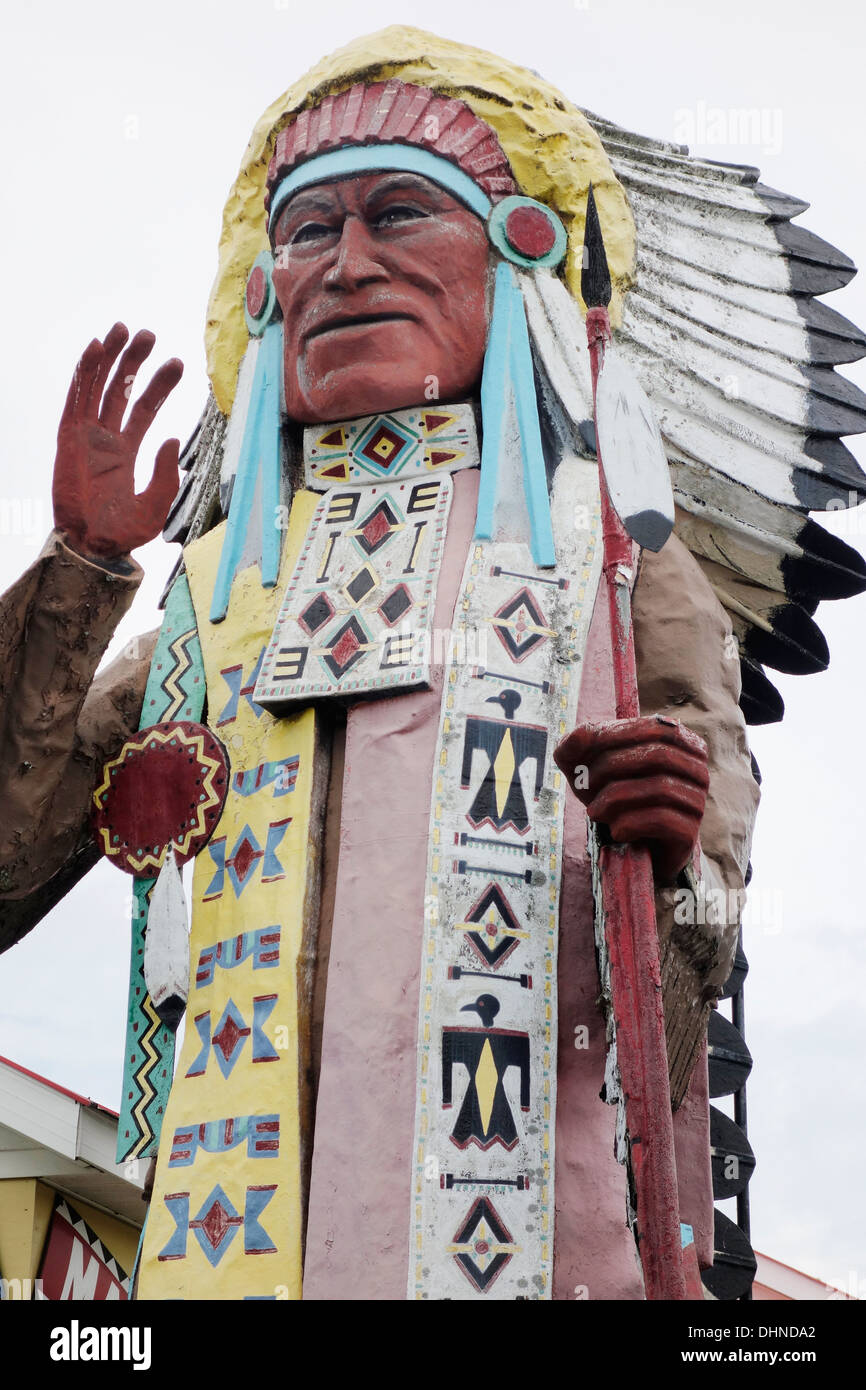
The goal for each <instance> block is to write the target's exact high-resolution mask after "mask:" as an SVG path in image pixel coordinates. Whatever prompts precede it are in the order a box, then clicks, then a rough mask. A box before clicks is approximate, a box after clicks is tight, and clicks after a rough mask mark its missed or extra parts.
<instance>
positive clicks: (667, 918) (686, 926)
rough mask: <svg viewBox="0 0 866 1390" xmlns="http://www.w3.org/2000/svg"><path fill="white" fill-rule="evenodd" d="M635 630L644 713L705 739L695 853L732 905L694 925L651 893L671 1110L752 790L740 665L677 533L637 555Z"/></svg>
mask: <svg viewBox="0 0 866 1390" xmlns="http://www.w3.org/2000/svg"><path fill="white" fill-rule="evenodd" d="M634 634H635V654H636V659H637V671H638V687H639V691H640V706H641V713H642V714H664V715H667V716H668V717H670V718H672V719H679V720H681V721H682V722H683V724H685V725H686V726H687V727H688V728H690V729H693V730H694V732H695V733H697V734H700V735H701V737H702V738H703V739H705V740H706V743H707V747H708V750H709V765H710V787H709V793H708V796H707V806H706V811H705V812H704V819H703V824H702V826H701V849H702V852H703V855H704V857H705V860H706V861H708V864H707V870H708V874H709V876H711V877H712V879H713V880H715V881H716V882H715V884H714V886H717V887H720V888H724V889H725V890H727V894H728V902H729V904H731V906H732V909H733V910H731V911H728V912H727V913H726V914H725V917H724V918H723V919H722V920H721V921H718V922H717V921H715V919H714V914H713V912H712V911H710V912H702V911H701V910H697V911H695V912H693V913H691V914H688V915H691V917H692V920H691V921H687V922H682V923H680V922H677V921H676V920H675V914H674V907H675V902H676V895H675V890H673V889H666V890H664V891H662V892H660V893H658V894H657V903H656V906H657V915H658V924H659V939H660V946H661V958H662V986H663V992H664V1003H665V1029H666V1033H667V1042H668V1058H669V1062H670V1068H671V1091H672V1096H673V1100H674V1104H675V1105H677V1104H679V1101H680V1100H681V1099H682V1096H683V1095H684V1094H685V1090H686V1088H687V1086H688V1081H689V1076H690V1075H691V1071H692V1067H693V1066H694V1062H695V1059H696V1057H697V1055H698V1051H699V1049H700V1046H701V1043H702V1041H703V1037H704V1033H705V1029H706V1023H707V1017H708V1013H709V1008H710V1005H711V1002H712V1001H713V1000H714V999H715V998H717V997H718V994H719V992H720V990H721V989H722V987H723V985H724V984H725V981H726V980H727V978H728V975H729V974H730V971H731V966H732V964H733V958H734V952H735V950H736V944H737V929H738V926H739V915H740V914H739V910H738V909H739V906H740V905H741V903H742V895H743V887H744V876H745V872H746V867H747V865H748V862H749V851H750V846H751V840H752V829H753V826H754V821H755V812H756V810H757V806H758V798H759V790H758V785H757V783H756V782H755V779H754V777H753V776H752V768H751V759H750V756H749V746H748V742H747V738H746V724H745V720H744V719H743V715H742V711H741V710H740V707H739V703H738V701H739V696H740V664H739V660H738V653H737V646H736V643H735V641H734V640H733V638H732V636H731V624H730V620H729V618H728V615H727V614H726V612H725V610H724V609H723V608H722V606H721V604H720V603H719V601H718V599H717V598H716V596H715V594H714V593H713V591H712V589H711V588H710V585H709V583H708V582H707V580H706V579H705V577H704V575H703V574H702V572H701V570H700V567H699V566H698V564H697V562H696V561H695V560H694V558H693V557H692V555H691V554H690V553H689V551H688V550H687V549H686V547H685V546H684V545H683V544H682V542H681V541H680V540H679V539H678V538H677V537H676V536H675V535H674V536H671V538H670V540H669V541H668V543H667V544H666V545H665V547H664V549H663V550H662V551H661V552H660V553H659V554H658V555H654V554H652V552H650V551H644V552H643V555H642V557H641V566H640V572H639V575H638V581H637V584H636V586H635V593H634ZM677 915H678V916H680V915H687V914H682V913H678V914H677ZM701 917H705V918H706V919H707V920H705V921H701V920H700V919H701ZM711 919H712V920H711Z"/></svg>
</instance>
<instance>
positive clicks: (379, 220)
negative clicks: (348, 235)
mask: <svg viewBox="0 0 866 1390" xmlns="http://www.w3.org/2000/svg"><path fill="white" fill-rule="evenodd" d="M427 216H429V214H428V213H426V212H423V211H422V210H421V208H413V207H409V206H408V204H403V203H395V204H394V205H393V206H392V207H388V208H385V211H384V212H380V213H379V214H378V215H377V216H376V217H375V219H374V222H375V225H376V226H377V227H395V226H396V225H397V223H398V222H412V221H414V220H415V219H416V218H419V217H427Z"/></svg>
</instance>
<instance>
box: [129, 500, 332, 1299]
mask: <svg viewBox="0 0 866 1390" xmlns="http://www.w3.org/2000/svg"><path fill="white" fill-rule="evenodd" d="M318 500H319V499H318V498H317V497H316V496H314V495H313V494H312V493H308V492H303V493H299V494H298V495H296V497H295V499H294V501H293V505H292V511H291V518H290V523H289V530H288V534H287V536H286V541H285V546H284V552H283V559H282V570H281V573H282V575H283V585H284V583H285V576H286V574H288V573H290V572H291V566H292V565H293V564H294V562H295V558H296V556H297V553H298V550H299V548H300V543H301V540H302V539H303V536H304V534H305V532H306V529H307V525H308V523H309V520H310V516H311V514H312V511H313V509H314V507H315V504H316V502H317V501H318ZM224 529H225V527H224V525H223V526H219V527H217V528H216V529H215V530H213V531H211V532H209V533H208V534H207V535H206V536H204V537H202V539H201V540H198V541H196V542H194V543H193V544H192V545H190V546H189V547H188V548H187V550H186V551H185V561H186V569H187V574H188V577H189V584H190V591H191V594H192V599H193V605H194V607H195V612H196V617H197V620H198V630H199V636H200V638H201V646H202V654H203V658H204V664H205V672H206V679H207V690H208V710H207V719H208V723H209V726H210V727H211V728H212V729H213V730H214V732H215V733H216V734H217V735H218V736H219V737H220V738H221V739H222V740H223V742H224V743H225V745H226V747H227V749H228V753H229V758H230V762H231V786H230V790H229V794H228V798H227V800H226V804H225V808H224V810H223V814H222V817H221V819H220V822H219V825H218V826H217V828H216V830H215V832H214V835H213V837H212V839H211V841H210V843H209V844H208V846H207V847H206V848H205V849H204V851H203V852H202V853H201V854H200V855H199V857H198V859H197V860H196V864H195V874H194V882H193V912H192V931H191V939H190V990H189V1003H188V1007H187V1015H186V1032H185V1037H184V1042H183V1047H182V1049H181V1053H180V1058H179V1062H178V1065H177V1071H176V1074H175V1079H174V1083H173V1086H172V1090H171V1095H170V1098H169V1102H168V1107H167V1111H166V1115H165V1122H164V1124H163V1129H162V1139H161V1142H160V1150H159V1159H158V1163H157V1173H156V1182H155V1185H154V1192H153V1201H152V1204H151V1209H150V1214H149V1217H148V1222H147V1231H146V1236H145V1242H144V1248H143V1253H142V1261H141V1269H140V1275H139V1297H141V1298H143V1299H171V1298H187V1299H189V1298H207V1299H220V1298H230V1299H237V1298H258V1299H261V1298H265V1299H267V1298H299V1297H300V1294H301V1275H302V1229H303V1194H302V1190H301V1184H302V1144H301V1129H302V1110H303V1105H304V1097H303V1094H302V1085H303V1075H304V1072H305V1070H306V1064H307V1059H306V1054H305V1048H306V1042H305V1040H306V1038H307V1037H308V1034H309V1027H308V1024H307V1022H306V1020H305V1019H304V1018H303V1011H304V1001H305V998H306V990H307V988H308V986H307V985H306V984H304V983H303V982H305V981H306V982H309V981H311V980H312V973H313V972H312V962H313V960H314V956H315V932H316V928H317V921H318V903H317V896H318V880H319V854H320V844H321V837H320V836H319V834H318V833H317V827H318V823H319V818H320V816H321V814H322V806H321V804H320V803H321V798H320V796H319V794H318V793H317V791H316V787H317V786H318V785H319V784H320V783H321V781H322V779H321V778H319V779H316V778H315V777H314V762H315V756H316V723H315V716H314V713H313V711H312V710H304V711H303V712H301V713H300V714H297V715H294V716H292V717H291V718H286V719H276V718H274V717H273V716H272V715H271V714H268V713H267V712H266V711H264V710H263V709H261V707H259V706H257V705H255V704H254V703H253V700H252V687H253V685H254V683H255V673H256V671H257V669H258V666H259V664H260V656H261V653H262V650H263V648H264V647H265V646H266V645H267V643H268V641H269V639H270V635H271V631H272V628H273V625H274V621H275V618H276V615H277V612H278V610H279V606H280V599H281V596H282V586H281V585H279V584H278V585H277V586H276V587H275V588H273V589H271V590H266V589H263V588H262V586H261V580H260V576H259V570H258V567H257V566H254V567H252V568H250V569H248V570H245V571H244V572H243V573H241V574H239V575H238V576H237V578H236V580H235V582H234V585H233V588H232V594H231V602H230V605H229V609H228V613H227V616H226V618H225V620H224V621H223V622H222V623H219V624H212V623H211V622H210V620H209V617H208V612H209V609H210V602H211V595H212V592H213V585H214V579H215V576H216V570H217V565H218V563H219V556H220V549H221V545H222V538H223V532H224ZM305 915H306V919H307V920H306V921H305Z"/></svg>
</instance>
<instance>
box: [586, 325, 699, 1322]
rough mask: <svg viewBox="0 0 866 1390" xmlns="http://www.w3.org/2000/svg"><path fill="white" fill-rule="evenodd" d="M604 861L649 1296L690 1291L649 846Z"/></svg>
mask: <svg viewBox="0 0 866 1390" xmlns="http://www.w3.org/2000/svg"><path fill="white" fill-rule="evenodd" d="M586 332H587V341H588V343H589V353H590V362H591V368H592V396H593V411H594V412H595V410H596V388H597V385H598V375H599V371H600V370H601V366H602V363H603V361H604V351H605V347H606V345H607V343H609V342H610V320H609V318H608V312H607V309H606V308H604V307H601V308H591V309H589V310H588V312H587V316H586ZM597 438H598V433H597V431H596V439H597ZM598 465H599V485H600V489H601V516H602V535H603V541H604V560H603V569H604V577H605V582H606V584H607V597H608V608H609V612H610V627H611V639H612V648H613V683H614V696H615V701H616V717H617V719H636V718H637V717H638V716H639V714H640V705H639V701H638V690H637V668H636V665H635V657H634V635H633V632H632V615H631V580H632V542H631V539H630V537H629V536H628V533H627V532H626V530H625V527H624V526H623V524H622V522H621V521H620V519H619V517H618V516H617V514H616V512H615V511H614V508H613V506H612V504H611V501H610V497H609V496H608V490H607V484H606V482H605V476H604V466H603V463H602V458H601V452H600V450H599V451H598ZM599 868H600V872H601V884H602V901H603V904H604V930H605V940H606V943H607V951H608V957H609V960H610V991H611V1001H612V1006H613V1012H614V1018H615V1020H616V1048H617V1062H618V1065H619V1072H620V1079H621V1084H622V1092H623V1097H624V1100H625V1116H626V1125H627V1127H628V1134H629V1142H630V1157H631V1171H632V1177H633V1181H634V1190H635V1199H636V1211H637V1240H638V1251H639V1253H640V1260H641V1267H642V1269H643V1275H644V1285H645V1288H646V1296H647V1298H648V1299H685V1298H686V1297H687V1293H686V1285H685V1276H684V1273H683V1263H682V1246H681V1239H680V1220H679V1198H678V1191H677V1169H676V1160H675V1157H674V1133H673V1115H672V1113H671V1093H670V1083H669V1080H668V1058H667V1048H666V1045H665V1032H664V1013H663V1010H662V986H661V971H660V965H659V948H658V932H657V928H656V916H655V885H654V881H653V871H652V861H651V859H650V852H649V850H648V849H646V848H639V847H637V846H635V845H618V844H609V845H603V846H602V847H601V848H600V850H599Z"/></svg>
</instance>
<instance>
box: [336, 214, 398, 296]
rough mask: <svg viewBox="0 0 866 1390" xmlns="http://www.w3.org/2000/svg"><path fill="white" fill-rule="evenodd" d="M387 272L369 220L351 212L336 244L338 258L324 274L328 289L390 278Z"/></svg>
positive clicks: (353, 287) (357, 286)
mask: <svg viewBox="0 0 866 1390" xmlns="http://www.w3.org/2000/svg"><path fill="white" fill-rule="evenodd" d="M387 279H388V272H387V271H386V269H385V267H384V266H383V265H381V263H380V262H379V260H378V259H377V253H376V244H375V242H374V240H373V237H372V235H371V234H370V229H369V228H368V226H367V224H366V223H365V222H364V221H363V220H362V219H361V218H360V217H355V216H349V217H347V218H346V220H345V222H344V223H343V232H342V235H341V237H340V241H339V245H338V246H337V258H336V260H335V261H334V264H333V265H332V266H329V268H328V269H327V270H326V271H325V274H324V275H323V277H322V281H323V284H324V285H325V286H326V287H327V288H328V289H334V290H356V289H359V288H360V287H361V286H362V285H366V284H369V283H370V282H371V281H375V280H387Z"/></svg>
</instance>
